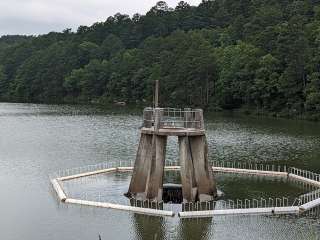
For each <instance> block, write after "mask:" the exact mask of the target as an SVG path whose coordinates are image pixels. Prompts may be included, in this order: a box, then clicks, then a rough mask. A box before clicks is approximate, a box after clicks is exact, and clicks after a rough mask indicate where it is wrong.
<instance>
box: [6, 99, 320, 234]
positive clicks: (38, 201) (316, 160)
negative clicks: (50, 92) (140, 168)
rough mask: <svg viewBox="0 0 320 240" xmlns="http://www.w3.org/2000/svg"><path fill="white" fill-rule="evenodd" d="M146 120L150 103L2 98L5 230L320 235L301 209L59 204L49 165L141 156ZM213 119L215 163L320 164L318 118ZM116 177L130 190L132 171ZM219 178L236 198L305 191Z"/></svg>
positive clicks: (171, 153) (170, 156) (209, 122)
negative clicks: (171, 214) (252, 211)
mask: <svg viewBox="0 0 320 240" xmlns="http://www.w3.org/2000/svg"><path fill="white" fill-rule="evenodd" d="M141 120H142V109H141V114H140V112H138V113H135V112H132V111H128V109H121V108H120V109H101V108H98V107H93V106H68V105H62V106H61V105H60V106H58V105H37V104H11V103H10V104H9V103H0V187H1V198H0V203H1V204H0V213H1V217H0V226H1V228H0V239H6V240H18V239H19V240H21V239H32V240H44V239H59V240H64V239H66V240H67V239H68V240H73V239H74V240H84V239H86V240H98V239H99V235H100V236H101V239H102V240H105V239H318V238H319V236H320V228H319V225H318V221H317V219H309V218H303V217H302V218H295V217H293V218H292V217H270V216H269V217H267V216H237V217H235V216H233V217H217V218H213V219H211V218H210V219H194V220H181V219H179V218H177V217H175V218H159V217H150V216H141V215H136V214H132V213H126V212H121V211H115V210H106V209H97V208H90V207H79V206H72V205H65V204H60V203H59V202H58V201H57V199H56V196H55V193H54V192H53V190H52V187H51V185H50V182H49V174H51V173H53V172H55V171H57V170H59V169H66V168H73V167H79V166H86V165H90V164H97V163H102V162H106V161H132V160H134V158H135V152H136V149H137V144H138V140H139V127H140V126H141ZM205 121H206V129H207V139H208V144H209V155H210V156H209V158H210V161H211V162H213V161H242V162H248V161H251V162H252V161H254V162H259V163H264V164H280V165H283V164H286V165H287V166H295V167H299V168H303V169H307V170H312V171H314V172H318V173H319V172H320V151H319V150H320V124H319V123H313V122H305V121H294V120H283V119H268V118H254V117H243V116H242V117H240V116H237V115H232V114H210V115H206V119H205ZM168 145H169V146H168V153H167V161H176V159H177V154H178V151H177V150H178V149H177V143H176V141H175V140H174V139H170V140H169V143H168ZM168 177H169V178H170V176H168ZM114 178H117V176H114ZM117 179H118V180H117ZM117 179H116V180H115V181H118V182H119V184H121V187H119V189H117V190H118V191H119V198H122V197H123V196H122V192H123V191H125V189H127V187H128V186H127V185H128V183H129V179H130V178H129V177H128V176H127V177H126V176H123V177H122V176H120V177H119V178H117ZM217 180H218V186H219V187H220V188H221V189H222V190H223V191H224V192H225V194H226V196H229V197H232V198H245V197H247V196H249V197H250V198H252V197H261V196H264V197H265V196H267V195H268V194H271V195H272V196H275V197H276V196H277V194H278V193H279V194H280V193H281V194H284V195H290V196H291V195H295V194H297V193H299V194H300V193H301V192H303V189H301V188H299V187H297V186H291V185H290V184H289V185H288V186H286V185H285V186H286V187H283V186H284V185H282V184H281V183H279V181H273V180H270V179H260V178H244V179H243V178H241V177H239V176H234V175H233V176H229V177H228V176H220V175H219V174H218V175H217ZM284 184H287V183H284ZM102 187H103V186H102ZM108 190H110V191H111V189H108V187H107V186H106V191H108Z"/></svg>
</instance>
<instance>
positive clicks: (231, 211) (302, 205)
mask: <svg viewBox="0 0 320 240" xmlns="http://www.w3.org/2000/svg"><path fill="white" fill-rule="evenodd" d="M123 165H125V166H123ZM246 166H247V167H248V168H244V167H246ZM246 166H244V165H243V164H234V163H231V164H225V163H221V164H220V165H218V166H214V167H212V169H213V171H214V172H220V173H235V174H246V175H258V176H272V177H283V178H289V179H294V180H296V181H298V182H302V183H305V184H308V185H312V186H314V187H316V188H317V190H316V191H313V192H310V193H306V194H304V195H302V196H300V198H298V200H299V201H298V205H297V206H294V205H292V206H285V204H284V201H283V206H271V207H266V206H264V207H258V206H255V207H244V208H242V207H241V208H234V206H233V207H232V208H227V209H212V210H192V211H181V212H179V213H178V216H179V217H180V218H201V217H214V216H223V215H282V214H294V215H298V214H301V213H303V212H306V211H309V210H311V209H314V208H316V207H318V206H320V175H319V174H316V173H313V172H310V171H306V170H302V169H298V168H286V167H283V168H281V167H275V166H269V165H261V164H259V165H258V164H251V165H250V164H248V165H246ZM238 167H240V168H238ZM132 170H133V167H132V166H128V165H126V164H122V163H120V166H117V164H115V163H103V164H98V165H91V166H88V167H81V168H74V169H68V170H64V171H61V172H59V173H58V174H55V177H50V181H51V184H52V186H53V188H54V190H55V192H56V193H57V197H58V199H59V200H60V201H61V202H63V203H67V204H77V205H85V206H93V207H100V208H107V209H116V210H122V211H128V212H134V213H138V214H145V215H152V216H163V217H173V216H175V213H174V212H173V211H169V210H163V209H157V208H156V209H154V208H146V207H141V206H129V205H121V204H114V203H109V202H100V201H89V200H83V199H74V198H69V197H68V196H67V194H66V191H65V190H64V189H63V182H66V181H69V180H72V179H79V178H84V177H89V176H93V175H99V174H106V173H113V172H131V171H132ZM165 171H180V166H165ZM230 201H231V202H234V201H232V200H230ZM239 201H240V200H239ZM272 201H273V200H272ZM240 202H241V203H242V200H241V201H240ZM287 204H288V201H287ZM256 205H258V204H256ZM236 206H237V205H236Z"/></svg>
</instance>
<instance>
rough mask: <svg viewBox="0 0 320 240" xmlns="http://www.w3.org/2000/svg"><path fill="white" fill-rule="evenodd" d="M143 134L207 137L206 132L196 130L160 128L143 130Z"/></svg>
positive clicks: (144, 128)
mask: <svg viewBox="0 0 320 240" xmlns="http://www.w3.org/2000/svg"><path fill="white" fill-rule="evenodd" d="M141 133H144V134H156V135H160V136H179V137H180V136H202V135H205V130H203V129H196V128H160V129H159V130H157V131H155V130H154V127H151V128H146V127H143V128H141Z"/></svg>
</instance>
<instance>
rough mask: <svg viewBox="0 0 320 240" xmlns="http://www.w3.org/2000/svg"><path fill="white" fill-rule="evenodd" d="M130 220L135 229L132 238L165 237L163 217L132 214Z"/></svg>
mask: <svg viewBox="0 0 320 240" xmlns="http://www.w3.org/2000/svg"><path fill="white" fill-rule="evenodd" d="M132 222H133V226H134V230H135V236H134V237H133V239H137V240H138V239H139V240H159V239H166V237H165V233H166V224H165V219H164V218H162V217H153V216H145V215H140V214H133V215H132Z"/></svg>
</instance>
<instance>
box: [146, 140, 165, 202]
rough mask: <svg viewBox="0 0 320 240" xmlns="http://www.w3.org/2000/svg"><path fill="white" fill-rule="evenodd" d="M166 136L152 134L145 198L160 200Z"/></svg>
mask: <svg viewBox="0 0 320 240" xmlns="http://www.w3.org/2000/svg"><path fill="white" fill-rule="evenodd" d="M166 146H167V136H158V135H153V147H152V158H151V166H150V171H149V174H148V180H147V185H146V195H147V199H150V200H155V201H161V200H162V193H163V173H164V165H165V157H166Z"/></svg>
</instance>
